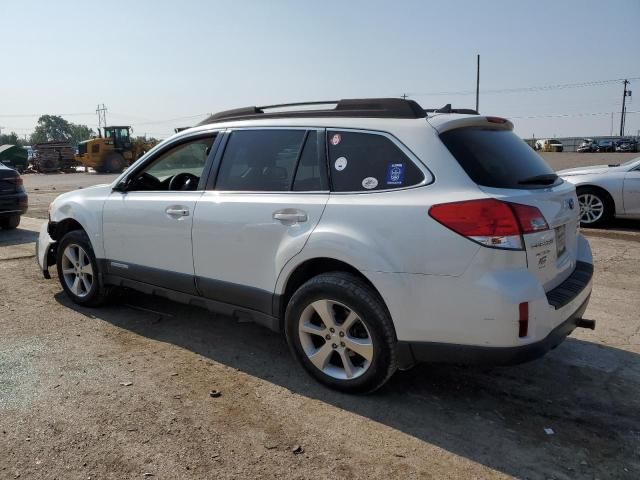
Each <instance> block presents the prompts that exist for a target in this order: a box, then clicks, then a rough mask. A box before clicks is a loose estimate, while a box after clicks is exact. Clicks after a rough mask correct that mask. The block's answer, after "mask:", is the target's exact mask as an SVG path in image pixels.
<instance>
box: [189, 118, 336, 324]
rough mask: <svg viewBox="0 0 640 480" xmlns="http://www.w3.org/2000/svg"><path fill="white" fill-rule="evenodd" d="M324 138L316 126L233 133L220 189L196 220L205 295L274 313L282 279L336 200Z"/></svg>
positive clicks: (198, 269) (202, 204)
mask: <svg viewBox="0 0 640 480" xmlns="http://www.w3.org/2000/svg"><path fill="white" fill-rule="evenodd" d="M323 138H324V132H323V130H321V129H310V128H262V129H233V130H230V131H228V132H227V133H226V137H225V143H224V145H223V146H222V148H221V152H220V154H219V155H217V158H216V161H215V163H214V169H215V170H217V174H216V173H214V177H215V187H214V188H213V189H208V190H207V191H206V192H205V193H204V194H203V196H202V197H201V198H200V199H199V200H198V204H197V206H196V211H195V214H194V218H193V233H192V237H193V257H194V266H195V273H196V281H197V287H198V291H199V292H200V294H201V295H203V296H204V297H207V298H209V299H212V300H217V301H221V302H225V303H228V304H234V305H238V306H241V307H245V308H250V309H253V310H257V311H259V312H263V313H267V314H271V313H272V300H273V292H274V289H275V284H276V280H277V278H278V275H279V273H280V271H281V270H282V268H283V267H284V265H285V264H286V263H287V262H288V261H289V260H290V259H291V258H292V257H293V256H294V255H296V254H297V253H299V252H300V250H302V247H303V246H304V244H305V242H306V241H307V238H308V237H309V235H310V234H311V232H312V231H313V229H314V228H315V226H316V225H317V224H318V221H319V220H320V217H321V216H322V213H323V211H324V208H325V205H326V203H327V200H328V198H329V192H328V181H327V172H326V162H325V160H324V142H323ZM210 187H213V184H212V185H210Z"/></svg>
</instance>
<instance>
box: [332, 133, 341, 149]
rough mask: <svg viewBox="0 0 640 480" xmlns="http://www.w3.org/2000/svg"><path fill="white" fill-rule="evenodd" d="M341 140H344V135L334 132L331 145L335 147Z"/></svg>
mask: <svg viewBox="0 0 640 480" xmlns="http://www.w3.org/2000/svg"><path fill="white" fill-rule="evenodd" d="M341 141H342V135H340V134H339V133H334V134H333V135H331V145H333V146H334V147H335V146H336V145H338V144H339V143H340V142H341Z"/></svg>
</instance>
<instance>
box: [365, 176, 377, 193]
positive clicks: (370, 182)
mask: <svg viewBox="0 0 640 480" xmlns="http://www.w3.org/2000/svg"><path fill="white" fill-rule="evenodd" d="M362 186H363V188H366V189H367V190H371V189H372V188H376V187H377V186H378V179H377V178H375V177H367V178H365V179H364V180H362Z"/></svg>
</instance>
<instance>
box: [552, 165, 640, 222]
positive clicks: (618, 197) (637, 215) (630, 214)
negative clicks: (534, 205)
mask: <svg viewBox="0 0 640 480" xmlns="http://www.w3.org/2000/svg"><path fill="white" fill-rule="evenodd" d="M558 175H560V176H561V177H562V178H563V179H564V180H566V181H567V182H570V183H573V184H574V185H575V186H576V190H577V194H578V202H579V204H580V224H581V225H582V226H584V227H595V226H600V225H604V224H606V223H607V221H609V220H611V219H612V218H614V217H616V218H632V219H640V157H638V158H634V159H633V160H629V161H628V162H625V163H622V164H616V165H596V166H591V167H579V168H571V169H568V170H560V171H559V172H558Z"/></svg>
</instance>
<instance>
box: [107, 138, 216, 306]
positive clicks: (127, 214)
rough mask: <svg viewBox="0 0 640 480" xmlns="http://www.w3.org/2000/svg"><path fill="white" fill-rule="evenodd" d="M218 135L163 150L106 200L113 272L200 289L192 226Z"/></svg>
mask: <svg viewBox="0 0 640 480" xmlns="http://www.w3.org/2000/svg"><path fill="white" fill-rule="evenodd" d="M213 140H214V136H213V134H211V135H206V136H202V135H200V136H198V137H196V138H191V139H186V140H184V141H181V142H179V143H177V144H174V145H172V146H170V147H168V148H167V149H164V150H162V151H161V152H159V153H158V154H156V155H155V156H154V157H152V158H150V159H149V161H148V162H145V165H144V166H143V167H142V168H137V169H136V170H135V171H133V172H132V174H131V175H130V176H128V177H127V178H126V179H125V180H124V181H123V182H121V185H122V187H121V190H122V191H117V190H116V191H113V192H112V193H111V195H110V196H109V198H108V199H107V201H106V202H105V205H104V213H103V232H104V233H103V235H104V249H105V257H106V268H107V272H108V273H110V274H112V275H118V276H121V277H124V278H129V279H132V280H136V281H140V282H144V283H147V284H151V285H156V286H160V287H164V288H170V289H172V290H178V291H181V292H185V293H189V294H195V293H196V290H195V285H194V279H193V274H194V271H193V257H192V247H191V227H192V225H193V214H194V210H195V206H196V202H197V200H198V199H199V198H200V197H201V196H202V191H203V185H204V180H203V181H202V182H201V181H200V178H201V177H202V176H203V172H204V171H205V165H206V164H207V158H208V156H209V154H210V150H211V146H212V144H213Z"/></svg>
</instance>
